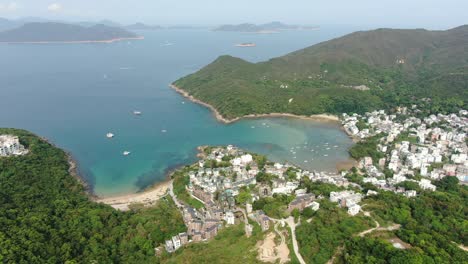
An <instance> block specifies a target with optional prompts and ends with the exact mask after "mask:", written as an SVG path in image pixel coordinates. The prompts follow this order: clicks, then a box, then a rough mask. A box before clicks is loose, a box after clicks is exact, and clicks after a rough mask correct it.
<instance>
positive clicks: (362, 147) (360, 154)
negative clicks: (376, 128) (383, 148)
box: [349, 134, 384, 162]
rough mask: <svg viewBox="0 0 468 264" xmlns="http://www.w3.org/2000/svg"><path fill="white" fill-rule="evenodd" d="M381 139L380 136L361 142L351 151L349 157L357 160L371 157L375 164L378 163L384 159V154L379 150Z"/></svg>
mask: <svg viewBox="0 0 468 264" xmlns="http://www.w3.org/2000/svg"><path fill="white" fill-rule="evenodd" d="M381 137H382V136H381V135H380V134H379V135H376V136H373V137H370V138H366V139H365V140H362V141H359V142H358V143H356V144H355V145H353V146H352V147H351V148H350V149H349V155H351V157H353V158H354V159H356V160H359V159H362V158H364V157H371V158H372V161H373V162H378V160H379V159H380V158H383V157H384V154H383V153H382V152H380V151H378V150H377V144H378V143H379V139H380V138H381Z"/></svg>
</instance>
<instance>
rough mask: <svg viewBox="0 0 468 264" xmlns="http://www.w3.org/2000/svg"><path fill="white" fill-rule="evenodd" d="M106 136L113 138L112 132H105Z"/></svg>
mask: <svg viewBox="0 0 468 264" xmlns="http://www.w3.org/2000/svg"><path fill="white" fill-rule="evenodd" d="M106 137H107V138H113V137H114V134H112V133H107V134H106Z"/></svg>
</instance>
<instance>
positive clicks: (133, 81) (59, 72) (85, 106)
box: [0, 28, 354, 196]
mask: <svg viewBox="0 0 468 264" xmlns="http://www.w3.org/2000/svg"><path fill="white" fill-rule="evenodd" d="M352 30H354V29H345V28H330V29H322V30H320V31H298V32H285V33H282V34H271V35H256V34H242V33H221V32H216V33H215V32H210V31H208V30H163V31H157V32H142V34H143V35H144V36H145V40H143V41H131V42H119V43H114V44H83V45H82V44H77V45H0V58H1V60H0V127H16V128H24V129H28V130H31V131H33V132H35V133H37V134H39V135H41V136H44V137H47V138H48V139H50V140H51V141H52V142H54V143H55V144H57V145H58V146H60V147H62V148H64V149H66V150H68V151H70V152H71V153H72V155H73V156H74V158H75V159H76V160H77V161H78V163H79V168H80V172H81V173H82V174H83V175H84V177H85V178H86V179H87V180H88V182H89V183H90V184H91V185H92V186H93V188H94V191H95V192H96V193H97V194H98V195H101V196H110V195H116V194H122V193H130V192H136V191H138V190H140V189H142V188H144V187H146V186H148V185H150V184H153V183H155V182H157V181H160V180H162V179H164V176H165V173H166V172H167V171H168V170H170V169H171V168H174V167H176V166H179V165H182V164H188V163H191V162H194V161H195V160H196V157H195V154H196V147H197V146H199V145H226V144H234V145H237V146H240V147H243V148H246V149H248V150H250V151H255V152H259V153H263V154H266V155H268V156H269V158H271V159H273V160H276V161H286V160H288V161H290V162H293V163H295V164H297V165H300V166H302V167H304V168H307V169H315V170H335V165H336V163H337V162H340V161H346V160H347V159H348V154H347V149H348V148H349V147H350V146H351V144H352V142H351V140H350V139H349V138H348V137H347V136H346V135H345V134H344V133H343V132H342V131H341V130H340V129H339V127H338V126H337V125H336V124H330V123H318V122H311V121H305V120H300V119H291V118H266V119H251V120H242V121H239V122H237V123H234V124H230V125H224V124H221V123H219V122H217V121H216V120H215V119H214V118H213V116H212V114H211V113H210V111H209V110H208V109H206V108H204V107H202V106H200V105H197V104H193V103H191V102H189V101H187V100H185V99H184V98H183V97H181V96H180V95H178V94H177V93H176V92H174V91H173V90H171V89H170V88H168V84H169V83H171V82H172V81H174V80H176V79H177V78H179V77H182V76H184V75H186V74H189V73H191V72H194V71H195V70H197V69H199V68H201V67H202V66H204V65H206V64H207V63H209V62H211V61H212V60H214V59H215V58H216V57H217V56H219V55H222V54H231V55H234V56H239V57H242V58H244V59H247V60H250V61H261V60H266V59H269V58H271V57H275V56H279V55H282V54H285V53H288V52H291V51H294V50H297V49H300V48H303V47H307V46H309V45H312V44H314V43H317V42H319V41H323V40H327V39H330V38H332V37H336V36H340V35H343V34H344V33H347V32H350V31H352ZM167 41H168V42H171V43H173V44H174V45H172V46H165V45H163V44H164V43H166V42H167ZM242 42H255V43H257V47H256V48H236V47H234V46H233V45H234V44H236V43H242ZM133 110H140V111H142V112H143V115H142V116H134V115H133V114H132V111H133ZM163 130H165V131H166V132H165V133H164V132H162V131H163ZM107 132H112V133H114V134H115V135H116V136H115V138H113V139H107V138H106V133H107ZM326 143H328V144H326ZM124 150H128V151H131V152H132V153H131V155H129V156H123V155H122V152H123V151H124Z"/></svg>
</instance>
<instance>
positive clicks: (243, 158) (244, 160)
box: [240, 154, 253, 164]
mask: <svg viewBox="0 0 468 264" xmlns="http://www.w3.org/2000/svg"><path fill="white" fill-rule="evenodd" d="M240 158H241V161H242V163H243V164H249V163H250V162H252V161H253V157H252V155H250V154H246V155H242V156H241V157H240Z"/></svg>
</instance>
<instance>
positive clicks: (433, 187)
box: [419, 179, 436, 191]
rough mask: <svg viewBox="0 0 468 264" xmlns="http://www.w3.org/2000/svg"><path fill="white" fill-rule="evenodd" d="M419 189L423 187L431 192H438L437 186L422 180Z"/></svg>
mask: <svg viewBox="0 0 468 264" xmlns="http://www.w3.org/2000/svg"><path fill="white" fill-rule="evenodd" d="M419 187H421V188H422V189H424V190H431V191H435V190H436V186H435V185H433V184H432V183H431V181H430V180H427V179H421V181H420V182H419Z"/></svg>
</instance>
